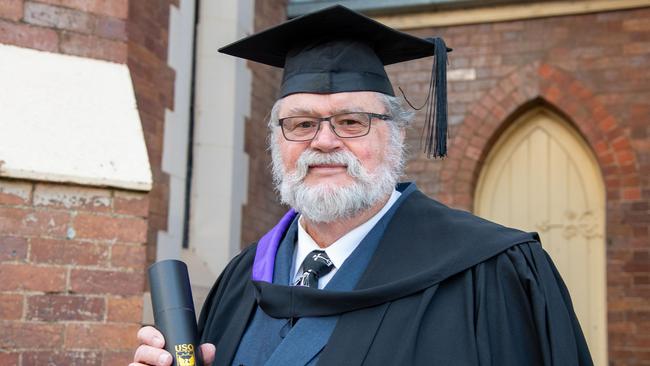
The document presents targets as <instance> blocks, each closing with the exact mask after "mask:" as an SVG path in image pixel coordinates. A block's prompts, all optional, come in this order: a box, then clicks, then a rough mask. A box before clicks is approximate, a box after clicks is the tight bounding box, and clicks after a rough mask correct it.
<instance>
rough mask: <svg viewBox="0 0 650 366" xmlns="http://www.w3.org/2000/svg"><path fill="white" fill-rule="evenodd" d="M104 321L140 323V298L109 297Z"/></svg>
mask: <svg viewBox="0 0 650 366" xmlns="http://www.w3.org/2000/svg"><path fill="white" fill-rule="evenodd" d="M106 319H107V320H108V321H109V322H116V323H140V322H141V321H142V296H137V297H124V298H122V297H109V298H108V314H107V318H106Z"/></svg>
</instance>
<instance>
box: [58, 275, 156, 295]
mask: <svg viewBox="0 0 650 366" xmlns="http://www.w3.org/2000/svg"><path fill="white" fill-rule="evenodd" d="M70 290H71V291H73V292H76V293H86V294H115V295H123V296H129V295H141V294H142V293H143V291H144V271H138V272H118V271H95V270H85V269H73V270H72V271H71V273H70Z"/></svg>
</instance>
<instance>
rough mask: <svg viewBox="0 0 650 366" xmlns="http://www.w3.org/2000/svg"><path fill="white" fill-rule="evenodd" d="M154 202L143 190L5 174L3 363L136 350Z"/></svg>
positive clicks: (118, 356) (128, 354) (82, 359)
mask: <svg viewBox="0 0 650 366" xmlns="http://www.w3.org/2000/svg"><path fill="white" fill-rule="evenodd" d="M147 212H148V200H147V195H146V194H143V193H133V192H126V191H121V190H113V189H97V188H87V187H81V186H72V185H61V184H45V183H34V182H30V181H17V180H7V179H0V278H2V281H0V329H2V331H0V365H22V366H27V365H45V364H57V365H72V364H74V365H116V364H127V363H128V362H129V361H130V360H131V359H132V357H133V354H132V352H133V349H134V347H135V345H136V341H135V336H134V335H135V332H136V331H137V329H138V328H139V326H140V325H139V324H140V321H141V318H142V291H143V287H144V272H143V268H144V266H145V264H146V255H145V240H146V232H147V220H146V216H147Z"/></svg>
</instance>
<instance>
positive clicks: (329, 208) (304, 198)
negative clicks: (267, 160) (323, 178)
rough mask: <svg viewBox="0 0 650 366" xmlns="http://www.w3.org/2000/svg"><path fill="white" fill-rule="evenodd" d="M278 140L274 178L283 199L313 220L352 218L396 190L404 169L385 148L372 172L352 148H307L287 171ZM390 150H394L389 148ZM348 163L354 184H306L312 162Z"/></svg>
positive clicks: (395, 154) (273, 145)
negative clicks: (355, 154)
mask: <svg viewBox="0 0 650 366" xmlns="http://www.w3.org/2000/svg"><path fill="white" fill-rule="evenodd" d="M279 150H280V149H279V147H278V146H277V143H272V144H271V151H272V156H273V178H274V182H275V186H276V189H277V190H278V191H279V192H280V199H281V201H282V203H285V204H287V205H289V206H291V207H293V208H294V209H295V210H296V211H298V212H299V213H300V214H302V215H303V216H305V217H306V218H307V219H308V220H310V221H313V222H323V223H328V222H333V221H336V220H341V219H346V218H351V217H354V216H356V215H358V214H359V213H361V212H363V211H364V210H367V209H368V208H370V207H372V206H374V205H375V204H377V203H378V202H379V201H380V200H381V199H385V198H386V197H387V196H388V195H390V193H391V192H392V191H393V189H394V187H395V184H396V183H397V179H398V178H399V176H400V172H401V163H400V161H401V159H400V158H401V156H400V154H399V152H398V153H394V152H393V151H385V152H384V153H385V156H386V157H393V158H392V159H389V158H385V159H384V161H383V162H382V163H381V164H380V165H379V166H378V167H377V168H376V169H375V171H374V172H372V173H369V172H368V171H367V170H366V169H365V168H364V167H363V166H362V165H361V163H360V162H359V160H358V159H357V158H356V157H355V156H354V155H353V154H352V153H351V152H349V151H338V152H334V153H321V152H317V151H314V150H305V151H304V152H303V153H302V154H301V155H300V157H299V158H298V161H297V162H296V167H295V169H294V170H293V171H292V172H286V171H285V169H284V164H283V162H282V157H281V156H280V151H279ZM388 150H391V149H388ZM318 164H335V165H346V166H347V174H348V175H349V176H350V177H352V178H353V183H351V184H347V185H344V186H339V185H336V184H327V183H321V184H315V185H307V184H305V182H304V179H305V176H306V175H307V172H308V169H309V166H310V165H318Z"/></svg>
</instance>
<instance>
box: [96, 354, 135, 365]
mask: <svg viewBox="0 0 650 366" xmlns="http://www.w3.org/2000/svg"><path fill="white" fill-rule="evenodd" d="M132 361H133V352H132V351H122V352H119V351H118V352H115V351H104V356H103V362H102V366H113V365H128V364H130V363H131V362H132Z"/></svg>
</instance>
